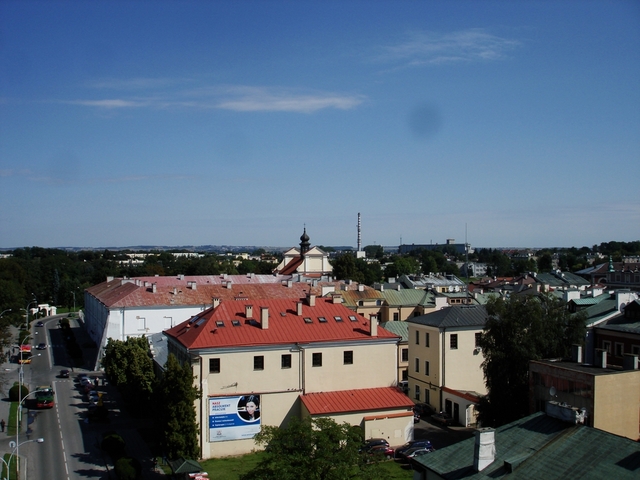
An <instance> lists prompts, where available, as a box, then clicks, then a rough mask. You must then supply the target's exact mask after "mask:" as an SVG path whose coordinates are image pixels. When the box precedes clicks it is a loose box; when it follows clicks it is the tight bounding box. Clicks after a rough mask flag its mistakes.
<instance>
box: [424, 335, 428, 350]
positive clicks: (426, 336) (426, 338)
mask: <svg viewBox="0 0 640 480" xmlns="http://www.w3.org/2000/svg"><path fill="white" fill-rule="evenodd" d="M424 346H425V347H428V346H429V332H426V333H425V334H424Z"/></svg>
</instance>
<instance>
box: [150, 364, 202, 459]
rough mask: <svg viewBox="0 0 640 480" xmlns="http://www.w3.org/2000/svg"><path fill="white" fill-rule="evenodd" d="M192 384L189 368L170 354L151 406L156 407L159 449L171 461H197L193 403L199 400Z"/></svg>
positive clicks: (192, 378) (197, 392)
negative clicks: (178, 459)
mask: <svg viewBox="0 0 640 480" xmlns="http://www.w3.org/2000/svg"><path fill="white" fill-rule="evenodd" d="M193 380H194V376H193V372H192V370H191V366H190V365H189V364H188V363H185V364H183V365H180V363H179V362H178V360H177V359H176V357H175V356H174V355H173V354H169V357H168V359H167V363H166V364H165V368H164V374H163V376H162V378H161V379H160V381H159V383H158V387H157V388H156V391H155V393H154V399H153V400H154V402H153V403H154V405H156V406H157V410H156V414H157V415H156V418H157V423H156V427H157V431H158V438H159V439H160V448H161V449H162V452H163V454H164V455H165V456H166V457H167V458H170V459H177V458H179V457H184V458H192V459H197V458H198V457H199V453H200V448H199V446H198V424H197V423H196V411H195V407H194V403H195V401H196V400H197V399H198V398H200V391H199V390H198V389H197V388H196V387H195V386H194V384H193Z"/></svg>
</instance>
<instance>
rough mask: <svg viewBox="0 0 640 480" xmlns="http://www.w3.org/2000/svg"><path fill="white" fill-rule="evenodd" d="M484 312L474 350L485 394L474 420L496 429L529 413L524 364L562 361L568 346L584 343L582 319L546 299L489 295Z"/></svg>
mask: <svg viewBox="0 0 640 480" xmlns="http://www.w3.org/2000/svg"><path fill="white" fill-rule="evenodd" d="M486 309H487V314H488V319H487V323H486V325H485V328H484V332H483V334H482V337H481V339H480V343H479V346H480V347H481V348H482V353H483V355H484V362H483V363H482V368H483V371H484V375H485V384H486V386H487V391H488V393H487V395H486V397H484V398H483V401H482V402H481V403H480V406H479V415H478V419H479V421H480V422H481V423H482V425H484V426H500V425H504V424H505V423H509V422H511V421H513V420H516V419H518V418H521V417H523V416H525V415H527V414H528V413H529V361H530V360H539V359H543V358H558V357H560V358H564V357H568V356H569V354H570V351H571V345H573V344H583V343H584V337H585V333H586V327H585V316H584V314H583V313H579V314H571V313H570V312H569V311H568V310H567V308H566V305H565V304H564V303H563V302H562V301H561V300H559V299H557V298H556V297H553V296H552V295H543V296H541V297H528V296H527V297H524V296H513V297H511V298H509V299H506V300H505V299H503V298H497V297H492V298H491V299H490V300H489V302H488V303H487V305H486Z"/></svg>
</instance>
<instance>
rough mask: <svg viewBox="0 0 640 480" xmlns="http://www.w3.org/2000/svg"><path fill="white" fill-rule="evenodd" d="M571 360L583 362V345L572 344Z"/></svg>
mask: <svg viewBox="0 0 640 480" xmlns="http://www.w3.org/2000/svg"><path fill="white" fill-rule="evenodd" d="M571 360H573V361H574V362H576V363H582V345H577V344H574V345H571Z"/></svg>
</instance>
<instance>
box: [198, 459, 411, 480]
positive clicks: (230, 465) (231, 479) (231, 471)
mask: <svg viewBox="0 0 640 480" xmlns="http://www.w3.org/2000/svg"><path fill="white" fill-rule="evenodd" d="M262 455H263V454H262V453H261V452H258V453H249V454H247V455H242V456H238V457H225V458H212V459H210V460H204V461H201V462H200V465H202V468H203V469H204V471H205V472H208V473H209V478H215V479H216V480H238V479H239V478H240V475H242V474H244V473H247V472H248V471H249V470H251V469H252V468H253V467H255V466H256V465H257V464H258V462H259V461H260V459H261V458H262ZM381 467H382V469H383V470H384V478H385V480H409V479H412V478H413V470H411V469H410V468H402V466H401V465H400V464H398V463H395V462H383V463H382V464H381Z"/></svg>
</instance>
